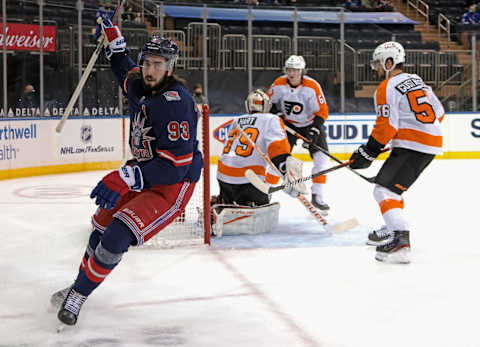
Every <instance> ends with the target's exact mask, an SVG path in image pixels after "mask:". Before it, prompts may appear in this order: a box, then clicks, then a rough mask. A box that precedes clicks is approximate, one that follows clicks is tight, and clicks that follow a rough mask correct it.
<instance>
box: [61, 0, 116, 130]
mask: <svg viewBox="0 0 480 347" xmlns="http://www.w3.org/2000/svg"><path fill="white" fill-rule="evenodd" d="M123 2H124V0H120V1H119V3H118V6H117V8H116V9H115V12H114V14H113V17H112V22H113V21H114V20H115V19H116V18H117V17H118V15H119V13H120V9H121V7H122V5H123ZM101 20H102V19H101V17H99V18H98V19H97V22H98V21H101ZM105 41H106V38H105V37H104V35H103V34H102V36H100V38H99V40H98V44H97V47H96V48H95V51H93V54H92V56H91V57H90V60H89V61H88V64H87V67H86V68H85V71H83V74H82V77H81V78H80V81H78V84H77V87H76V88H75V90H74V92H73V94H72V96H71V97H70V100H69V101H68V104H67V107H66V108H65V112H64V113H63V116H62V119H61V120H60V122H58V124H57V127H56V128H55V131H56V132H57V133H60V132H61V131H62V129H63V127H64V125H65V121H66V120H67V118H68V117H69V116H70V112H72V109H73V105H75V103H76V102H77V99H78V97H79V96H80V93H81V91H82V89H83V86H84V85H85V82H86V81H87V79H88V76H90V72H92V69H93V66H94V65H95V63H96V62H97V59H98V56H99V55H100V51H101V50H102V48H103V46H104V44H105ZM80 64H81V62H80Z"/></svg>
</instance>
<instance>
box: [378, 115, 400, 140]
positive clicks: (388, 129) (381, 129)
mask: <svg viewBox="0 0 480 347" xmlns="http://www.w3.org/2000/svg"><path fill="white" fill-rule="evenodd" d="M396 133H397V130H396V129H395V128H394V127H392V126H391V125H390V121H389V119H388V118H387V117H378V118H377V120H376V121H375V127H374V128H373V130H372V136H373V138H374V139H375V140H377V141H378V142H380V143H381V144H382V145H386V144H387V143H388V141H390V140H391V139H393V137H394V136H395V134H396Z"/></svg>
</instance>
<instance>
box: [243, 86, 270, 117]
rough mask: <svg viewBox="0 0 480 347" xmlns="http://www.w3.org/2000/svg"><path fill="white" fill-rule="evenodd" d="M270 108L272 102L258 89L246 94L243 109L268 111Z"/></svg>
mask: <svg viewBox="0 0 480 347" xmlns="http://www.w3.org/2000/svg"><path fill="white" fill-rule="evenodd" d="M271 108H272V102H271V101H270V98H269V97H268V95H267V94H266V93H265V92H263V91H262V90H260V89H256V90H254V91H253V92H250V94H248V96H247V99H246V100H245V109H246V110H247V113H255V112H260V113H268V112H270V109H271Z"/></svg>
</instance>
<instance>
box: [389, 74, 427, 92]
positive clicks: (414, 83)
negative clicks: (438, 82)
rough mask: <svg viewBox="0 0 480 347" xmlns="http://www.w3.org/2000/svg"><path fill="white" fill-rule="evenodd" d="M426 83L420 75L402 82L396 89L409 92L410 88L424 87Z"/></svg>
mask: <svg viewBox="0 0 480 347" xmlns="http://www.w3.org/2000/svg"><path fill="white" fill-rule="evenodd" d="M424 85H425V83H424V82H423V80H422V79H421V78H418V77H412V78H409V79H406V80H405V81H403V82H402V83H399V84H397V85H396V86H395V89H396V90H398V91H399V92H400V93H402V94H406V93H408V91H409V90H411V89H414V88H418V87H423V86H424Z"/></svg>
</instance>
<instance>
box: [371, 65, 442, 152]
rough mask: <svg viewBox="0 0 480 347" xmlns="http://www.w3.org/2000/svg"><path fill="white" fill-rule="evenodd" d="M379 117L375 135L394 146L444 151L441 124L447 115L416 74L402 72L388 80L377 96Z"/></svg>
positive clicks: (375, 97) (376, 108) (382, 142)
mask: <svg viewBox="0 0 480 347" xmlns="http://www.w3.org/2000/svg"><path fill="white" fill-rule="evenodd" d="M374 100H375V110H376V111H377V120H376V122H375V127H374V129H373V130H372V136H373V137H374V138H375V140H377V141H378V142H380V143H381V144H384V145H386V144H387V143H388V142H389V141H392V142H391V147H392V148H393V147H401V148H408V149H412V150H414V151H419V152H423V153H429V154H442V153H443V150H442V139H443V137H442V131H441V128H440V123H441V121H442V120H443V118H444V116H445V110H444V109H443V106H442V104H441V103H440V100H438V98H437V96H436V95H435V94H434V93H433V91H432V89H431V88H430V87H429V86H427V85H426V84H425V82H423V80H422V78H420V77H419V76H418V75H415V74H408V73H401V74H398V75H396V76H394V77H391V78H389V79H386V80H385V81H383V82H382V83H380V85H379V86H378V88H377V90H376V91H375V95H374Z"/></svg>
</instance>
